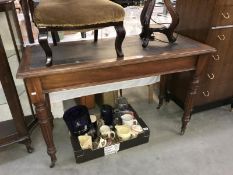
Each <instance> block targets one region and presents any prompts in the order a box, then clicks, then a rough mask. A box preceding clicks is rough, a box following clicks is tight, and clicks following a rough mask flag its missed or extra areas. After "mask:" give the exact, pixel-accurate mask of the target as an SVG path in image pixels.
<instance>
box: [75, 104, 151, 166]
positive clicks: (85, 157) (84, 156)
mask: <svg viewBox="0 0 233 175" xmlns="http://www.w3.org/2000/svg"><path fill="white" fill-rule="evenodd" d="M131 108H132V107H131ZM132 111H133V112H134V114H135V119H137V120H138V123H139V124H140V125H141V127H142V128H143V132H142V133H140V134H139V135H138V136H137V137H136V138H133V139H130V140H127V141H123V142H120V143H117V144H114V145H111V146H107V147H104V148H99V149H95V150H82V148H81V146H80V144H79V140H78V138H77V137H74V136H70V140H71V144H72V147H73V151H74V156H75V159H76V163H83V162H86V161H89V160H92V159H96V158H98V157H102V156H105V155H109V154H113V153H116V152H118V151H122V150H125V149H128V148H131V147H134V146H138V145H141V144H144V143H148V142H149V136H150V130H149V128H148V127H147V125H146V124H145V122H144V121H143V120H142V119H141V118H140V117H139V116H138V114H137V113H136V112H135V110H134V109H133V108H132Z"/></svg>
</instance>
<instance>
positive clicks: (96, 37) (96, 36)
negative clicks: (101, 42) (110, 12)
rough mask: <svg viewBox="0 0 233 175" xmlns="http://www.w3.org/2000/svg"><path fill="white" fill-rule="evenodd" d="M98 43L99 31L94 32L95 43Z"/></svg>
mask: <svg viewBox="0 0 233 175" xmlns="http://www.w3.org/2000/svg"><path fill="white" fill-rule="evenodd" d="M97 41H98V30H94V42H97Z"/></svg>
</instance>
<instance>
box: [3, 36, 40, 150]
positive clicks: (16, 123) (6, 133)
mask: <svg viewBox="0 0 233 175" xmlns="http://www.w3.org/2000/svg"><path fill="white" fill-rule="evenodd" d="M0 65H1V69H0V80H1V84H2V87H3V90H4V93H5V96H6V99H7V102H8V105H9V108H10V111H11V114H12V118H13V119H12V120H8V121H4V122H0V147H2V146H6V145H9V144H12V143H23V144H25V145H26V148H27V151H28V152H29V153H31V152H32V151H33V148H32V147H31V139H30V134H29V133H30V130H31V129H32V128H33V126H34V125H35V123H36V120H35V119H34V116H27V117H26V118H25V117H24V114H23V110H22V106H21V104H20V100H19V97H18V93H17V90H16V87H15V84H14V80H13V77H12V75H11V70H10V67H9V64H8V60H7V56H6V53H5V50H4V48H3V44H2V40H1V38H0Z"/></svg>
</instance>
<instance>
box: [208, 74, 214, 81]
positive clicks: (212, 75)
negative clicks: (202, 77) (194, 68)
mask: <svg viewBox="0 0 233 175" xmlns="http://www.w3.org/2000/svg"><path fill="white" fill-rule="evenodd" d="M207 76H208V77H209V79H211V80H213V79H214V78H215V75H214V74H213V73H211V74H207Z"/></svg>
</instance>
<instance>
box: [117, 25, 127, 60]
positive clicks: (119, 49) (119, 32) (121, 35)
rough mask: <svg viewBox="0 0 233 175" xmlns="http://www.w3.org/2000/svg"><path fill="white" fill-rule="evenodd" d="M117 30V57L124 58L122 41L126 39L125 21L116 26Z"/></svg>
mask: <svg viewBox="0 0 233 175" xmlns="http://www.w3.org/2000/svg"><path fill="white" fill-rule="evenodd" d="M115 30H116V33H117V36H116V40H115V50H116V53H117V58H122V57H124V53H123V51H122V43H123V41H124V39H125V28H124V25H123V22H121V23H120V24H119V25H117V26H115Z"/></svg>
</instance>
